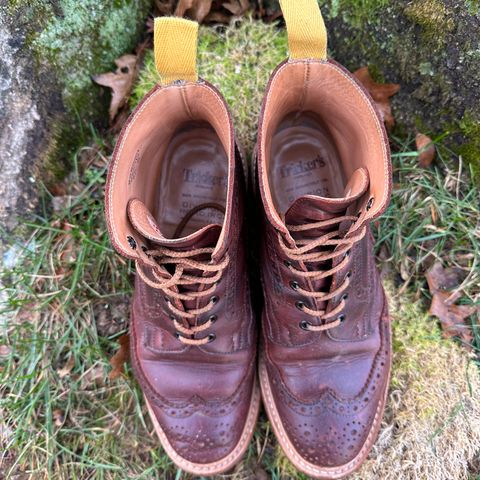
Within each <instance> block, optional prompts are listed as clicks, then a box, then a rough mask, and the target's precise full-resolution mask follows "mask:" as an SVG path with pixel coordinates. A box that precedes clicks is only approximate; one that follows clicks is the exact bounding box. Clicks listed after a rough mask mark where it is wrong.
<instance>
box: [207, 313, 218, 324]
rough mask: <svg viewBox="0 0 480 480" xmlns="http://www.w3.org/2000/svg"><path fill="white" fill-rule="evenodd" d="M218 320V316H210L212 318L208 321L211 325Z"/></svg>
mask: <svg viewBox="0 0 480 480" xmlns="http://www.w3.org/2000/svg"><path fill="white" fill-rule="evenodd" d="M217 318H218V317H217V316H216V315H210V316H209V317H208V321H209V322H210V323H215V322H216V321H217Z"/></svg>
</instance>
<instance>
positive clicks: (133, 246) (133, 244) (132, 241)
mask: <svg viewBox="0 0 480 480" xmlns="http://www.w3.org/2000/svg"><path fill="white" fill-rule="evenodd" d="M127 242H128V244H129V245H130V248H131V249H132V250H135V249H136V248H137V242H136V241H135V239H134V238H133V237H131V236H130V235H128V237H127Z"/></svg>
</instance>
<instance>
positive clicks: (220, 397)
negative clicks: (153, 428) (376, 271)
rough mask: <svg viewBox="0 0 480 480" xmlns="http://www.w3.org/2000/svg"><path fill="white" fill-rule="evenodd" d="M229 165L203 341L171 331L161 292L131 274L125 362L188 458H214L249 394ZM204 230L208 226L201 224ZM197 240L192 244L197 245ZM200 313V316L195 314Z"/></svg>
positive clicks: (245, 302)
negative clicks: (225, 224)
mask: <svg viewBox="0 0 480 480" xmlns="http://www.w3.org/2000/svg"><path fill="white" fill-rule="evenodd" d="M241 175H242V173H241V171H240V169H239V168H237V177H238V178H237V179H236V181H235V184H234V187H233V188H234V189H235V195H234V198H235V199H236V202H235V206H234V208H233V218H232V224H231V225H230V226H229V233H228V245H229V247H228V255H229V256H230V264H229V266H228V267H227V269H226V271H225V273H224V275H223V277H222V279H221V280H220V281H219V283H218V286H217V289H216V291H215V295H217V296H218V298H219V300H218V302H217V303H216V304H215V305H214V307H213V308H212V310H210V311H209V312H208V314H206V315H205V317H206V318H198V320H197V323H198V324H200V323H202V322H204V321H206V319H207V318H208V316H210V315H217V316H218V319H217V321H216V322H215V323H214V324H213V326H212V327H211V328H210V329H209V330H208V331H207V332H202V334H198V336H205V335H206V334H208V333H214V334H215V335H216V339H215V340H214V341H213V342H211V343H208V344H206V345H203V346H186V345H184V344H182V343H181V342H180V341H179V340H178V339H177V338H175V336H174V334H175V329H174V325H173V322H172V321H171V319H170V311H169V309H168V307H167V305H166V302H165V299H164V296H163V294H162V292H161V291H159V290H156V289H153V288H151V287H149V286H147V285H146V284H145V283H144V282H143V281H142V280H141V279H140V278H139V277H138V276H137V278H136V282H135V293H134V299H133V306H132V327H131V336H132V363H133V366H134V369H135V373H136V377H137V379H138V381H139V383H140V385H141V386H142V390H143V391H144V393H145V395H146V396H147V398H148V400H149V403H150V405H151V406H152V409H153V411H154V412H155V415H156V417H157V420H158V422H159V424H160V425H161V427H162V429H163V430H164V431H165V433H166V435H167V437H168V439H169V441H170V442H171V444H172V446H173V448H174V449H175V450H176V451H177V452H178V453H179V454H180V455H181V456H182V457H184V458H185V459H187V460H189V461H192V462H196V463H202V464H204V463H211V462H215V461H218V460H220V459H222V458H223V457H225V456H226V455H227V454H228V453H230V452H231V451H232V450H233V448H234V447H235V445H236V444H237V443H238V440H239V437H240V435H241V433H242V431H243V428H244V426H245V419H246V416H247V412H248V408H249V406H250V402H251V397H252V388H253V382H254V371H255V346H256V345H255V343H256V341H255V338H256V335H255V324H254V318H253V314H252V310H251V305H250V298H249V289H248V284H247V272H246V266H245V248H244V245H243V240H242V233H241V230H242V220H243V207H242V201H243V200H242V197H243V194H242V190H241V189H242V188H243V186H242V182H243V181H242V180H241V178H240V177H241ZM207 233H208V231H207ZM204 246H205V244H204V243H202V241H201V239H197V241H196V244H195V247H204ZM200 317H201V316H200Z"/></svg>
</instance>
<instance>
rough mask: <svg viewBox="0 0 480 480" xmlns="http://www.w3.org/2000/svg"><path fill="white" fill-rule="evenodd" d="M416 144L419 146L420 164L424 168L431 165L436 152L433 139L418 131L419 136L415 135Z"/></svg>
mask: <svg viewBox="0 0 480 480" xmlns="http://www.w3.org/2000/svg"><path fill="white" fill-rule="evenodd" d="M415 145H416V146H417V152H418V164H419V165H420V166H421V167H423V168H427V167H429V166H430V165H431V164H432V162H433V159H434V158H435V153H436V150H435V145H434V144H433V143H432V139H431V138H430V137H427V135H424V134H423V133H417V136H416V137H415Z"/></svg>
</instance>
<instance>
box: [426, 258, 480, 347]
mask: <svg viewBox="0 0 480 480" xmlns="http://www.w3.org/2000/svg"><path fill="white" fill-rule="evenodd" d="M426 278H427V283H428V288H429V290H430V293H431V294H432V303H431V305H430V310H429V313H430V315H432V316H435V317H437V318H438V319H439V320H440V324H441V326H442V330H443V335H444V336H445V337H447V338H449V337H459V338H460V339H461V340H462V341H463V342H465V344H467V345H469V344H471V342H472V332H471V328H470V325H469V323H468V318H469V317H470V316H471V315H473V314H474V313H475V310H476V308H475V307H474V306H472V305H457V304H456V301H457V300H458V299H459V298H460V296H461V292H460V291H458V290H457V291H455V290H454V289H455V288H456V287H458V286H459V285H460V280H461V279H460V276H459V273H458V272H457V271H456V270H455V269H451V268H443V267H442V264H441V263H440V262H435V263H434V264H433V266H432V268H430V270H429V271H428V272H427V274H426Z"/></svg>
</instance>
